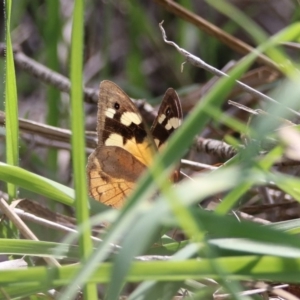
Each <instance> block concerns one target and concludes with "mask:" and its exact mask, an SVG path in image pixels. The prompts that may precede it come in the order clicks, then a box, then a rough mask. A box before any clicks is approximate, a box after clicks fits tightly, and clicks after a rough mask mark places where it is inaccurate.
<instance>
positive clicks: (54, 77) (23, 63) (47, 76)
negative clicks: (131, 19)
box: [0, 43, 153, 121]
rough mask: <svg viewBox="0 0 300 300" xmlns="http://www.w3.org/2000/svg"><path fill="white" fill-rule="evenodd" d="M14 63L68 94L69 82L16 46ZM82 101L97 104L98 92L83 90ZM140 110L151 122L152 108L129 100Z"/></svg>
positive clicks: (2, 52)
mask: <svg viewBox="0 0 300 300" xmlns="http://www.w3.org/2000/svg"><path fill="white" fill-rule="evenodd" d="M5 52H6V46H5V44H3V43H0V56H1V57H5ZM14 62H15V64H16V65H17V66H18V67H19V68H20V69H22V70H24V71H26V72H27V73H29V74H31V75H32V76H34V77H36V78H37V79H39V80H41V81H42V82H44V83H45V84H49V85H51V86H53V87H55V88H57V89H58V90H60V91H61V92H65V93H70V87H71V82H70V80H69V79H68V78H67V77H65V76H63V75H61V74H59V73H57V72H54V71H52V70H51V69H49V68H47V67H46V66H44V65H42V64H41V63H39V62H37V61H35V60H33V59H32V58H30V57H28V56H27V55H25V54H24V53H23V52H22V51H21V50H20V49H19V47H18V46H14ZM83 94H84V101H85V102H87V103H95V104H96V103H98V94H99V91H98V90H96V89H93V88H88V87H84V88H83ZM131 100H132V101H133V102H134V103H135V104H136V105H137V107H138V109H139V110H140V112H141V114H142V115H143V117H144V116H147V118H146V120H147V121H148V119H151V118H152V120H153V107H152V106H151V105H149V104H148V103H146V102H145V101H142V100H135V99H131Z"/></svg>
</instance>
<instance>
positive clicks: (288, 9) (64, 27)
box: [0, 0, 299, 185]
mask: <svg viewBox="0 0 300 300" xmlns="http://www.w3.org/2000/svg"><path fill="white" fill-rule="evenodd" d="M161 2H164V1H161ZM230 2H231V3H232V4H233V5H235V6H236V7H237V8H239V9H241V10H242V11H243V12H244V13H246V14H247V15H248V16H249V17H250V18H251V19H253V20H254V21H255V22H257V24H259V25H260V26H261V27H262V28H263V29H264V30H265V31H266V33H267V34H268V35H272V34H274V33H276V32H278V31H279V30H281V29H283V28H284V27H286V26H287V25H288V24H290V23H291V22H293V20H296V19H297V18H298V17H299V7H298V5H297V2H296V1H292V0H286V1H263V2H259V4H258V2H257V1H238V0H235V1H230ZM176 3H178V4H180V5H182V6H183V7H184V8H186V9H187V10H189V11H191V12H193V13H194V14H196V15H198V16H200V17H202V18H204V19H205V20H207V21H208V22H211V23H212V24H214V25H216V26H217V27H219V28H220V29H222V30H224V31H226V32H228V33H230V34H231V35H233V36H235V37H237V38H239V39H241V40H243V41H245V42H246V43H248V44H249V45H253V46H254V42H253V40H252V39H251V38H250V37H249V35H248V34H247V33H245V32H243V31H242V30H241V29H240V28H239V26H237V24H236V23H235V22H234V21H232V20H231V19H229V18H227V17H226V16H224V15H222V14H221V13H220V12H218V11H216V10H215V9H214V8H213V7H211V6H209V5H208V4H207V3H206V2H205V1H201V0H197V1H185V0H184V1H178V2H176ZM73 4H74V3H73V1H72V0H62V1H53V0H49V1H40V0H39V1H37V0H30V1H26V0H22V1H13V8H12V24H11V28H12V38H13V43H14V45H18V46H19V47H20V49H21V50H22V51H23V52H24V53H25V54H26V55H28V56H29V57H30V58H33V59H34V60H36V61H38V62H40V63H42V64H44V65H45V66H47V67H48V68H50V69H52V70H55V71H57V72H59V73H61V74H63V75H64V76H68V74H69V58H70V57H69V48H70V40H71V23H72V11H73ZM0 5H3V3H1V4H0ZM1 11H2V12H3V11H4V9H3V7H2V9H1ZM0 18H1V19H0V22H1V26H0V30H1V31H0V39H1V40H2V41H4V19H3V15H2V14H1V15H0ZM162 20H164V28H165V30H166V33H167V36H168V38H169V39H170V40H172V41H174V42H176V43H177V44H178V45H179V46H180V47H182V48H184V49H186V50H188V51H189V52H191V53H193V54H195V55H197V56H199V57H201V58H202V59H203V60H204V61H205V62H207V63H208V64H210V65H212V66H214V67H216V68H219V69H221V68H223V67H224V66H225V65H226V64H228V63H229V62H230V61H232V60H239V59H240V58H241V57H242V54H241V53H238V52H236V51H234V50H232V48H231V47H230V46H228V45H224V43H222V41H221V40H220V39H219V38H217V37H214V36H211V35H209V34H207V33H205V32H203V31H202V30H199V28H197V27H196V26H195V25H193V24H191V23H190V22H187V21H185V20H183V19H182V18H180V17H179V16H177V15H174V13H172V12H170V11H168V9H166V7H165V6H163V5H161V4H160V3H159V1H157V2H155V1H86V10H85V27H84V29H85V42H84V84H85V86H87V87H91V88H94V89H97V88H98V86H99V82H100V81H101V80H103V79H109V80H111V81H114V82H115V83H117V84H118V85H120V86H121V87H122V88H123V89H124V90H125V91H126V92H127V93H128V94H129V95H130V96H131V97H132V98H139V99H147V100H148V101H150V103H152V104H157V103H159V102H160V101H161V95H162V94H163V93H164V91H165V90H166V89H167V88H168V87H173V88H175V89H176V90H177V91H178V93H179V94H180V95H181V96H182V103H183V109H184V113H185V114H186V113H188V112H189V111H190V110H191V109H192V108H193V106H194V105H195V103H196V102H197V101H198V100H199V99H200V98H201V96H203V94H204V93H205V92H206V91H207V90H209V89H210V88H211V86H213V83H209V85H210V86H207V85H206V84H207V83H208V80H209V79H211V78H212V77H213V75H212V74H209V73H208V72H207V71H204V70H203V69H200V68H195V67H192V66H191V65H189V64H185V65H184V70H183V72H181V64H182V63H183V62H184V58H183V57H182V56H181V55H180V54H179V53H178V52H177V51H175V49H174V48H173V47H170V46H169V45H167V44H165V43H164V42H163V40H162V36H161V32H160V30H159V27H158V23H159V22H161V21H162ZM290 51H291V55H294V57H295V56H296V54H295V53H294V52H293V51H292V50H290ZM0 64H1V69H2V70H4V60H3V59H1V60H0ZM257 67H258V65H255V66H253V69H254V68H257ZM264 71H265V72H266V73H262V76H265V77H269V76H272V74H273V75H274V76H275V79H276V78H277V77H276V76H277V75H276V73H272V72H273V71H274V70H270V69H267V70H264ZM265 74H266V75H265ZM0 76H1V78H0V79H1V80H0V89H1V90H4V88H3V82H4V79H3V72H1V75H0ZM257 76H259V75H257ZM264 79H266V78H264ZM264 79H263V80H262V83H263V84H266V82H263V81H264ZM267 79H268V78H267ZM267 79H266V80H265V81H267ZM270 80H271V81H274V79H270ZM256 81H257V80H256ZM256 84H257V82H256ZM203 86H205V92H203V90H202V92H201V87H203ZM17 88H18V100H19V115H20V117H23V118H26V119H30V120H33V121H37V122H42V123H46V124H49V125H53V126H59V127H62V128H69V112H70V110H69V109H70V107H69V102H68V96H67V95H66V94H65V93H61V92H60V91H58V90H57V89H56V88H55V87H51V86H46V85H45V84H43V83H41V81H39V80H37V79H35V78H33V77H32V76H31V75H30V74H28V73H27V72H25V71H24V70H21V69H20V68H18V67H17ZM262 88H264V89H265V90H266V87H265V86H263V87H262ZM197 90H198V91H199V92H198V93H197V92H196V93H195V91H197ZM193 92H194V93H193ZM199 93H200V94H199ZM201 93H202V94H201ZM3 96H4V94H3V93H1V94H0V97H1V100H2V101H0V105H1V109H2V110H3V103H4V101H3ZM247 102H248V103H250V102H251V101H249V100H247ZM252 102H255V101H254V100H253V101H252ZM185 103H186V104H185ZM95 117H96V110H95V105H94V104H86V129H87V130H95V124H96V120H95ZM214 126H217V125H215V124H214ZM215 129H216V130H209V133H210V134H212V131H213V135H214V137H216V138H222V136H224V133H225V132H224V131H223V130H220V128H215ZM204 134H205V133H204ZM211 137H212V136H211ZM2 140H3V135H2ZM20 142H21V158H20V165H21V166H23V167H26V169H29V170H33V171H34V172H36V173H38V174H41V175H46V176H47V177H51V178H53V179H56V180H58V181H60V182H62V183H65V184H68V185H69V184H70V174H71V172H70V156H69V153H68V151H64V150H60V151H58V152H57V150H56V149H50V150H48V147H46V148H45V147H43V145H41V144H43V143H42V142H41V141H39V140H38V139H37V140H36V139H35V138H32V136H28V135H26V136H25V139H22V140H21V141H20ZM4 152H5V148H4V147H3V146H1V160H4V158H3V155H4V154H5V153H4ZM45 166H46V168H45Z"/></svg>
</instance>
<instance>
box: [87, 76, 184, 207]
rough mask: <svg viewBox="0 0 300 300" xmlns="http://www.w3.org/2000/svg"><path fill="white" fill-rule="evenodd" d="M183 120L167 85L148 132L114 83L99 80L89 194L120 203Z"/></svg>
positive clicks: (135, 109) (102, 199) (173, 95)
mask: <svg viewBox="0 0 300 300" xmlns="http://www.w3.org/2000/svg"><path fill="white" fill-rule="evenodd" d="M181 122H182V109H181V104H180V100H179V98H178V95H177V93H176V92H175V91H174V90H173V89H172V88H169V89H168V90H167V91H166V93H165V95H164V98H163V101H162V103H161V106H160V108H159V111H158V114H157V117H156V118H155V120H154V122H153V125H152V127H151V130H150V132H149V131H148V130H147V127H146V125H144V122H143V119H142V117H141V115H140V113H139V112H138V110H137V108H136V107H135V105H134V104H133V102H132V101H131V100H130V98H129V97H128V96H127V95H126V93H125V92H124V91H123V90H121V89H120V88H119V87H118V86H117V85H116V84H114V83H113V82H111V81H108V80H104V81H102V82H101V83H100V92H99V102H98V124H97V133H98V146H97V148H96V149H95V150H94V151H93V153H92V154H91V155H90V156H89V158H88V164H87V176H88V185H89V194H90V196H91V197H93V198H94V199H96V200H98V201H100V202H102V203H104V204H106V205H109V206H112V207H115V208H120V207H122V206H123V204H124V201H125V200H126V197H127V196H128V194H129V193H131V191H132V190H133V189H134V186H135V183H136V181H137V180H138V178H139V177H140V176H141V174H142V173H143V172H144V171H145V170H146V168H147V166H149V165H150V164H151V162H152V160H153V157H154V155H155V152H156V151H157V150H159V149H160V148H161V147H163V145H164V144H165V142H166V140H167V139H168V137H169V136H170V135H171V134H172V132H173V131H174V130H175V129H177V128H178V127H179V126H180V124H181Z"/></svg>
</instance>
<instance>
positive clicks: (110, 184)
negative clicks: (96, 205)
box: [87, 146, 146, 208]
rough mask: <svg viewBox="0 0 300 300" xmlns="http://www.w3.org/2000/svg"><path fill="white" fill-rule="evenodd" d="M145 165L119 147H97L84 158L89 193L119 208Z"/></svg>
mask: <svg viewBox="0 0 300 300" xmlns="http://www.w3.org/2000/svg"><path fill="white" fill-rule="evenodd" d="M145 169H146V166H145V165H143V164H142V163H141V162H140V161H139V160H137V159H136V158H135V157H134V156H132V155H131V154H130V153H128V152H127V151H126V150H124V149H122V148H119V147H115V146H109V147H106V146H105V147H99V148H97V149H96V150H95V151H94V152H93V153H92V154H91V155H90V156H89V158H88V166H87V173H88V185H89V194H90V196H91V197H93V198H94V199H96V200H98V201H100V202H102V203H104V204H106V205H109V206H112V207H115V208H120V207H122V206H123V204H124V200H125V198H126V197H127V196H128V195H129V194H130V193H131V191H132V190H133V188H134V185H135V182H136V181H137V180H138V178H139V176H140V175H141V174H142V172H143V171H144V170H145Z"/></svg>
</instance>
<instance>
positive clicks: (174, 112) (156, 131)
mask: <svg viewBox="0 0 300 300" xmlns="http://www.w3.org/2000/svg"><path fill="white" fill-rule="evenodd" d="M181 122H182V109H181V103H180V100H179V97H178V95H177V93H176V92H175V90H174V89H172V88H169V89H167V91H166V93H165V95H164V98H163V101H162V103H161V105H160V108H159V110H158V114H157V117H156V118H155V120H154V122H153V125H152V127H151V134H152V136H153V139H154V142H155V144H156V146H157V148H158V149H160V148H161V147H162V146H163V145H164V144H165V143H166V140H167V139H168V138H169V136H170V135H171V134H172V133H173V132H174V130H176V129H177V128H178V127H179V126H180V125H181Z"/></svg>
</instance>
